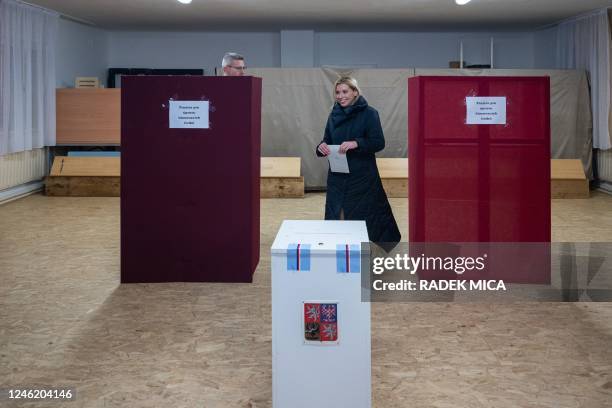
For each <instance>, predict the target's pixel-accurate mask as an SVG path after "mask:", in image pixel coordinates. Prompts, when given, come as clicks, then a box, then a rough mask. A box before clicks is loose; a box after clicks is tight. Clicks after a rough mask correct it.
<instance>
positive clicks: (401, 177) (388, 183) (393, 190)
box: [376, 158, 408, 198]
mask: <svg viewBox="0 0 612 408" xmlns="http://www.w3.org/2000/svg"><path fill="white" fill-rule="evenodd" d="M376 165H377V166H378V173H379V174H380V179H381V180H382V184H383V187H384V188H385V192H386V193H387V197H393V198H396V197H408V159H404V158H398V159H385V158H377V159H376Z"/></svg>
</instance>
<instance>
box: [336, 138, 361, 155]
mask: <svg viewBox="0 0 612 408" xmlns="http://www.w3.org/2000/svg"><path fill="white" fill-rule="evenodd" d="M357 146H358V145H357V142H355V141H354V140H351V141H350V142H344V143H342V144H341V145H340V147H339V148H338V152H339V153H346V152H348V151H349V150H351V149H356V148H357Z"/></svg>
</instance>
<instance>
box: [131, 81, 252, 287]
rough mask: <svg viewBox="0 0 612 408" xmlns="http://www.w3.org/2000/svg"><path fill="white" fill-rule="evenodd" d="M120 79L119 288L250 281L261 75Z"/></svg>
mask: <svg viewBox="0 0 612 408" xmlns="http://www.w3.org/2000/svg"><path fill="white" fill-rule="evenodd" d="M121 82H122V89H121V282H122V283H135V282H251V281H252V277H253V273H254V271H255V268H256V267H257V263H258V261H259V249H260V248H259V219H260V217H259V191H260V190H259V178H260V169H261V164H260V160H261V159H260V156H261V154H260V153H261V144H260V141H261V79H260V78H255V77H250V76H249V77H246V76H244V77H203V76H127V77H123V79H122V81H121Z"/></svg>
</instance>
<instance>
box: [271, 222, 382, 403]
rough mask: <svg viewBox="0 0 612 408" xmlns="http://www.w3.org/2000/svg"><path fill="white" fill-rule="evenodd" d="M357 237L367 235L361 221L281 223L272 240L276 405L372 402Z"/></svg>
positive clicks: (366, 316) (367, 310)
mask: <svg viewBox="0 0 612 408" xmlns="http://www.w3.org/2000/svg"><path fill="white" fill-rule="evenodd" d="M362 242H369V240H368V232H367V229H366V225H365V222H363V221H284V222H283V224H282V225H281V228H280V230H279V231H278V234H277V235H276V239H275V240H274V243H273V244H272V400H273V407H274V408H289V407H290V408H312V407H317V408H339V407H351V408H370V407H371V368H370V367H371V346H370V344H371V342H370V303H362V302H361V259H362V257H364V258H365V259H368V258H369V253H367V251H362V249H361V243H362ZM364 252H365V253H364ZM365 273H367V271H366V272H365Z"/></svg>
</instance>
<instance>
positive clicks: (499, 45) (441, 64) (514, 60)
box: [109, 31, 545, 74]
mask: <svg viewBox="0 0 612 408" xmlns="http://www.w3.org/2000/svg"><path fill="white" fill-rule="evenodd" d="M491 37H493V38H494V42H495V47H494V48H495V51H494V63H495V67H496V68H519V69H520V68H534V67H535V55H534V54H535V51H534V46H535V34H534V32H499V33H437V32H426V33H413V32H389V33H382V32H315V33H314V42H315V43H314V47H313V48H314V49H309V50H307V51H308V53H311V52H312V51H314V56H313V59H314V61H313V66H324V65H336V66H337V65H342V66H357V67H359V66H362V67H364V66H369V67H379V68H400V67H417V68H447V67H448V62H449V61H451V60H458V59H459V41H461V40H463V41H464V59H465V60H466V61H467V62H469V63H476V64H487V63H489V61H490V56H489V51H490V49H489V39H490V38H491ZM226 51H236V52H240V53H243V54H244V55H245V57H246V59H247V65H249V66H253V67H280V66H281V60H282V53H283V51H282V47H281V33H280V32H251V33H248V32H245V33H238V32H235V33H221V32H219V33H213V32H132V31H123V32H111V33H110V34H109V66H113V67H117V68H136V67H139V68H204V69H205V70H206V72H207V74H211V73H212V72H213V70H214V67H215V66H219V65H220V59H221V57H222V56H223V54H224V53H225V52H226ZM291 52H292V53H295V52H296V50H295V49H294V48H291ZM294 59H295V58H293V59H292V60H294ZM544 60H545V59H542V61H544ZM542 63H543V62H542ZM300 65H301V66H305V65H304V63H303V61H301V63H300Z"/></svg>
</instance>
